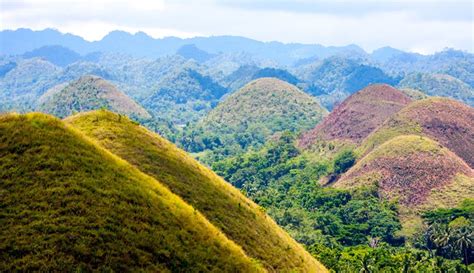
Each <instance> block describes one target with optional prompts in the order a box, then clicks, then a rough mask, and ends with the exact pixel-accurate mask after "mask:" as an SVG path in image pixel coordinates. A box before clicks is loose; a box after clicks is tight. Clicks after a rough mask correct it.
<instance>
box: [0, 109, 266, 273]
mask: <svg viewBox="0 0 474 273" xmlns="http://www.w3.org/2000/svg"><path fill="white" fill-rule="evenodd" d="M0 136H1V137H0V186H1V195H0V203H1V204H2V205H1V206H2V210H1V213H0V214H1V217H0V225H1V226H2V229H1V230H0V253H1V254H0V257H1V260H2V263H0V271H5V272H11V271H44V272H51V271H52V272H55V271H68V272H69V271H71V272H72V271H120V272H134V271H145V272H185V271H186V272H205V271H215V272H217V271H227V272H239V271H240V272H247V271H250V272H252V271H259V268H258V265H256V264H255V263H254V261H252V260H251V259H250V258H249V257H247V256H246V255H245V253H244V252H243V251H242V249H241V248H240V247H239V246H237V245H236V244H235V243H234V242H232V241H230V240H229V239H227V237H226V236H225V235H223V234H222V233H221V232H220V231H219V230H218V229H217V228H215V227H214V226H213V225H212V224H210V223H209V222H208V221H207V220H206V218H204V217H203V216H202V215H201V214H200V213H199V212H198V211H196V210H195V209H194V208H193V207H191V206H189V205H188V204H186V203H185V202H184V201H183V200H182V199H181V198H179V197H178V196H176V195H174V194H173V193H171V192H170V191H169V190H168V189H167V187H165V186H164V185H162V184H161V183H160V182H159V181H157V180H155V179H153V178H151V177H149V176H147V175H145V174H143V173H142V172H140V171H139V170H138V169H136V168H135V167H133V166H131V165H130V164H128V163H127V162H125V161H124V160H122V159H120V158H118V157H117V156H115V155H113V154H112V153H110V152H109V151H107V150H105V149H103V148H101V147H100V146H99V145H97V144H96V143H95V142H93V141H92V140H90V139H88V138H86V137H85V136H84V135H83V134H81V133H80V132H79V131H77V130H75V129H74V128H72V127H71V126H69V125H66V124H65V123H64V122H62V121H60V120H58V119H56V118H53V117H51V116H48V115H45V114H35V113H33V114H27V115H18V114H6V115H3V116H1V117H0Z"/></svg>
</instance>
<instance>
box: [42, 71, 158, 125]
mask: <svg viewBox="0 0 474 273" xmlns="http://www.w3.org/2000/svg"><path fill="white" fill-rule="evenodd" d="M39 101H40V104H39V106H38V110H40V111H41V112H45V113H49V114H53V115H55V116H58V117H65V116H69V115H71V114H72V113H74V112H82V111H88V110H94V109H100V108H103V107H105V108H107V109H110V110H112V111H115V112H118V113H121V114H125V115H129V116H136V117H141V118H148V117H150V114H148V113H147V112H146V111H145V109H143V108H142V107H141V106H140V105H138V104H137V103H136V102H135V101H133V100H132V99H131V98H129V97H128V96H127V95H125V94H124V93H122V92H121V91H119V90H118V89H117V88H116V87H115V86H114V85H112V84H111V83H109V82H107V81H106V80H104V79H102V78H99V77H97V76H83V77H81V78H79V79H78V80H76V81H74V82H72V83H70V84H68V85H67V86H65V87H64V88H62V89H61V88H60V87H57V88H52V89H50V90H49V91H48V92H46V93H45V94H44V95H43V96H42V97H41V98H40V99H39Z"/></svg>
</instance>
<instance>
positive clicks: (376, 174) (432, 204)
mask: <svg viewBox="0 0 474 273" xmlns="http://www.w3.org/2000/svg"><path fill="white" fill-rule="evenodd" d="M373 184H375V185H376V186H377V187H378V191H379V193H380V195H381V196H382V197H384V198H387V199H390V200H394V199H397V200H398V201H399V203H400V211H401V214H402V215H401V216H402V220H403V221H404V222H405V223H407V222H410V221H412V220H413V219H412V218H413V217H414V214H416V212H418V211H420V210H422V209H434V208H440V207H454V206H456V205H457V204H458V203H460V202H461V201H462V200H464V199H465V198H473V197H474V172H473V170H472V169H471V168H470V167H469V166H468V165H467V164H466V163H465V162H464V161H463V160H462V159H460V158H459V157H458V156H456V155H455V154H454V153H453V152H451V151H449V150H448V149H447V148H446V147H443V146H442V145H440V144H439V143H437V142H436V141H434V140H431V139H429V138H427V137H421V136H416V135H403V136H397V137H395V138H392V139H391V140H389V141H387V142H385V143H383V144H382V145H380V146H379V147H377V148H376V149H375V150H373V151H372V152H370V153H369V154H367V155H366V156H365V157H363V158H362V159H361V160H360V161H358V162H357V164H356V165H355V166H353V167H352V168H351V169H350V170H349V171H348V172H347V173H345V174H344V175H343V176H342V177H341V179H339V180H338V181H337V182H336V183H335V184H334V186H335V187H341V188H354V187H360V186H371V185H373Z"/></svg>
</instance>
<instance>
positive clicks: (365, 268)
mask: <svg viewBox="0 0 474 273" xmlns="http://www.w3.org/2000/svg"><path fill="white" fill-rule="evenodd" d="M309 251H310V252H311V253H313V255H315V257H317V258H318V259H320V260H321V261H325V265H326V266H328V267H329V268H330V269H331V270H332V271H334V272H364V273H371V272H404V273H409V272H410V273H416V272H459V273H468V272H470V271H469V270H468V269H466V267H464V266H463V265H462V264H461V263H460V262H459V261H453V260H448V259H444V258H440V257H437V256H433V255H432V254H431V253H430V252H429V251H426V250H419V249H415V248H411V247H392V246H390V245H388V244H386V243H377V244H373V245H372V246H369V245H358V246H354V247H346V248H329V247H326V246H324V245H322V244H314V245H311V246H310V247H309Z"/></svg>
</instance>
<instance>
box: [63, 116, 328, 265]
mask: <svg viewBox="0 0 474 273" xmlns="http://www.w3.org/2000/svg"><path fill="white" fill-rule="evenodd" d="M66 121H67V122H68V123H70V124H71V125H73V126H74V127H76V128H77V129H79V130H80V131H81V132H83V133H84V134H86V135H87V136H89V137H91V138H93V139H94V140H96V141H97V142H98V143H100V144H101V145H102V146H103V147H105V148H106V149H108V150H110V151H111V152H113V153H115V154H116V155H118V156H120V157H121V158H123V159H125V160H127V161H128V162H130V163H131V164H132V165H134V166H136V167H137V168H138V169H140V170H141V171H142V172H144V173H146V174H148V175H150V176H152V177H154V178H156V179H157V180H159V181H161V182H162V183H164V184H165V185H166V186H167V187H169V189H170V190H171V191H172V192H174V193H175V194H177V195H179V196H180V197H182V198H183V199H184V200H185V201H186V202H188V203H189V204H190V205H192V206H193V207H194V208H196V209H197V210H199V211H200V212H201V213H202V214H203V215H205V216H206V217H207V219H209V221H210V222H211V223H212V224H214V225H215V226H216V227H218V228H219V229H220V230H222V232H223V233H224V234H225V235H226V236H227V237H228V238H229V239H231V240H233V241H234V242H236V243H237V244H239V245H240V246H242V248H243V249H244V251H245V253H247V255H248V256H249V257H251V258H253V259H255V260H258V261H259V262H260V263H261V264H262V265H263V266H264V267H265V268H266V269H267V270H269V271H274V272H325V271H326V269H325V268H324V267H323V266H322V265H321V264H320V263H319V262H318V261H316V260H315V259H314V258H312V257H311V255H310V254H309V253H307V252H306V251H305V250H304V249H303V247H302V246H300V245H299V244H298V243H296V242H295V241H294V240H293V239H292V238H291V237H290V236H289V235H288V234H287V233H285V232H284V231H283V230H282V229H281V228H280V227H278V226H277V225H276V223H275V222H274V221H273V220H272V219H271V218H270V217H268V216H267V215H266V214H265V213H264V212H263V210H261V209H260V208H259V207H258V206H257V205H256V204H254V203H253V202H251V201H250V200H249V199H247V198H245V197H244V196H243V195H242V194H241V193H240V192H239V191H238V190H237V189H235V188H233V187H232V186H231V185H230V184H228V183H227V182H225V181H224V180H223V179H222V178H220V177H219V176H217V175H216V174H215V173H213V172H212V171H210V170H209V169H208V168H206V167H204V166H203V165H201V164H200V163H198V162H197V161H196V160H194V159H193V158H192V157H190V156H189V155H188V154H186V152H184V151H182V150H180V149H178V148H177V147H175V146H174V145H173V144H172V143H170V142H168V141H166V140H165V139H163V138H161V137H160V136H158V135H156V134H154V133H152V132H150V131H148V130H147V129H145V128H144V127H142V126H139V125H137V124H135V123H133V122H131V121H130V120H129V119H127V118H125V117H122V116H119V115H117V114H114V113H111V112H108V111H104V110H102V111H93V112H88V113H81V114H78V115H75V116H72V117H70V118H68V119H66Z"/></svg>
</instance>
